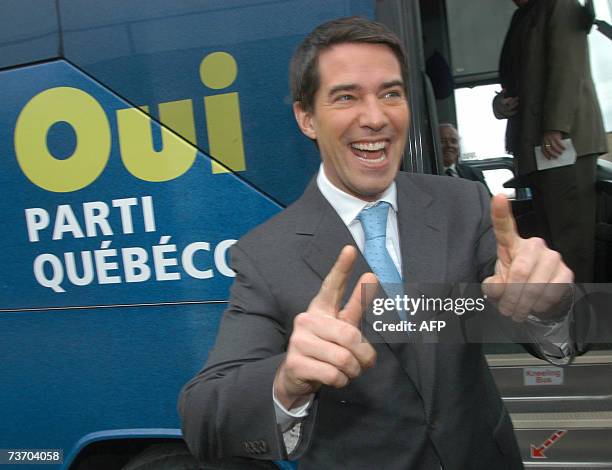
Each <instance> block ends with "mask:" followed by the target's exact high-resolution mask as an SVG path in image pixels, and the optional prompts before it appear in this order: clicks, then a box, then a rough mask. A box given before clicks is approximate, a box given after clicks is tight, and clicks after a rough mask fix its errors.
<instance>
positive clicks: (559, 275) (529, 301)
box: [482, 194, 574, 322]
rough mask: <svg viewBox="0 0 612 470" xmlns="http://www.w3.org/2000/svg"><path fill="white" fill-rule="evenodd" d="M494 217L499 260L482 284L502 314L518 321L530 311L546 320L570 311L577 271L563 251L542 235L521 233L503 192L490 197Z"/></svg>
mask: <svg viewBox="0 0 612 470" xmlns="http://www.w3.org/2000/svg"><path fill="white" fill-rule="evenodd" d="M491 219H492V223H493V230H494V232H495V238H496V239H497V264H496V266H495V274H494V275H493V276H490V277H488V278H486V279H485V280H484V281H483V285H482V287H483V292H484V293H485V294H486V295H487V296H488V298H489V300H492V301H493V302H495V303H497V306H498V309H499V311H500V312H501V314H502V315H505V316H509V317H512V319H513V320H514V321H517V322H523V321H525V320H526V319H527V317H528V316H529V315H535V316H536V317H538V318H539V319H542V320H546V319H548V318H551V317H557V316H559V314H560V313H565V312H567V309H569V306H570V304H569V303H568V301H567V299H568V297H569V296H568V294H569V293H570V292H571V286H570V284H571V283H572V282H573V280H574V273H573V272H572V271H571V270H570V269H569V268H568V267H567V266H566V265H565V263H564V262H563V260H562V259H561V255H560V254H559V253H558V252H556V251H553V250H551V249H549V248H548V247H547V246H546V243H545V242H544V240H542V239H541V238H529V239H525V238H521V237H520V235H519V234H518V232H517V230H516V222H515V221H514V217H513V216H512V211H511V208H510V202H509V201H508V199H507V198H506V197H505V196H504V195H501V194H498V195H497V196H495V197H493V199H492V200H491ZM563 309H565V311H564V310H563Z"/></svg>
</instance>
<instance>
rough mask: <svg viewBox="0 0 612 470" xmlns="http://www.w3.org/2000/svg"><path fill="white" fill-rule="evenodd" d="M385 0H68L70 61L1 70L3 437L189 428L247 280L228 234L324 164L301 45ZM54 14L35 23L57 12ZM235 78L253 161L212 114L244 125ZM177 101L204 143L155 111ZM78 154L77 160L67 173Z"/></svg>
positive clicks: (64, 444) (12, 440)
mask: <svg viewBox="0 0 612 470" xmlns="http://www.w3.org/2000/svg"><path fill="white" fill-rule="evenodd" d="M9 3H11V2H9ZM25 3H28V2H25ZM52 3H55V2H52ZM373 3H374V2H372V1H364V0H359V1H357V0H338V1H325V2H323V1H316V2H308V6H306V5H305V2H301V1H300V2H298V1H280V0H279V1H254V0H251V1H246V0H242V1H238V0H234V1H207V2H200V1H197V2H194V1H177V2H172V3H171V4H170V3H168V2H165V1H147V2H146V4H145V3H143V2H141V1H136V2H120V1H115V0H113V1H106V2H94V1H82V0H81V1H75V0H58V5H59V7H60V12H61V20H62V32H61V37H60V40H61V41H59V42H60V43H62V42H63V44H64V48H65V52H66V58H67V60H56V61H52V62H48V63H44V64H36V65H31V66H22V67H14V68H12V69H8V70H4V71H1V72H0V102H2V104H3V105H2V108H1V109H0V157H1V158H0V188H2V189H1V191H2V197H1V198H0V213H1V214H2V215H3V222H4V223H3V224H2V229H1V234H2V239H3V241H4V243H5V246H4V253H3V268H2V270H0V299H1V300H0V329H1V331H2V332H3V333H4V337H3V341H2V342H0V358H2V365H1V366H0V367H1V373H2V377H3V378H2V384H1V387H0V410H2V411H0V444H1V445H0V447H3V448H32V447H46V448H62V449H63V450H64V455H65V457H66V458H73V457H74V455H76V453H77V452H78V449H79V448H80V446H82V445H83V444H84V442H86V441H87V439H88V438H87V436H90V437H91V436H98V435H99V433H100V432H105V433H110V434H109V435H111V434H112V435H121V434H122V433H127V434H129V433H130V432H131V431H133V430H135V429H136V430H140V431H142V435H143V436H146V435H147V429H148V430H149V434H148V435H149V436H152V437H154V436H157V435H158V433H157V432H158V431H159V429H169V430H174V431H172V432H176V430H177V429H178V428H179V420H178V416H177V413H176V399H177V395H178V391H179V389H180V388H181V386H182V385H183V384H184V383H185V382H186V381H187V380H188V379H189V378H190V377H191V376H193V375H194V374H195V373H196V372H197V371H198V370H199V369H200V368H201V366H202V364H203V363H204V361H205V360H206V356H207V352H208V350H209V349H210V347H211V346H212V344H213V343H214V338H215V336H216V332H217V328H218V321H219V317H220V315H221V313H222V311H223V308H224V306H225V303H224V302H225V299H226V298H227V291H228V287H229V285H230V284H231V282H232V274H231V272H229V271H228V269H227V257H226V250H227V248H228V246H230V244H231V243H232V240H234V239H237V238H239V237H240V236H241V235H242V234H244V233H245V232H246V231H248V230H249V229H250V228H251V227H253V226H255V225H257V224H259V223H261V222H262V221H264V220H266V219H267V218H269V217H271V216H272V215H273V214H275V213H276V212H278V211H279V210H280V209H281V206H282V205H284V204H285V203H288V202H290V201H292V200H293V199H295V198H296V197H297V196H298V195H299V194H300V193H301V191H302V189H303V187H304V186H305V184H306V183H307V181H308V179H309V178H310V177H311V175H312V174H313V172H314V171H315V170H316V168H317V165H318V156H317V154H316V151H315V148H314V146H313V145H312V144H311V143H309V142H308V141H307V140H306V139H304V138H303V136H301V135H300V134H299V132H298V130H297V128H296V126H295V124H294V121H293V116H292V113H291V105H290V100H289V98H288V88H287V79H286V76H287V71H286V70H287V64H288V61H289V57H290V55H291V53H292V50H293V48H294V46H295V45H296V44H297V43H298V42H299V40H300V39H301V38H302V37H303V35H304V34H305V33H306V31H308V30H309V29H311V28H312V26H314V25H315V24H318V23H320V22H322V21H324V20H326V19H328V18H331V17H334V16H343V15H348V14H365V15H369V16H372V15H373ZM37 5H39V8H40V9H41V10H40V11H43V10H44V7H45V5H47V3H46V2H44V1H40V2H37ZM15 8H16V7H15ZM40 11H37V14H32V16H31V19H32V22H33V23H34V24H33V25H32V28H30V29H31V30H33V31H36V30H37V28H38V29H40V30H41V31H42V30H44V28H46V27H47V25H48V23H49V22H51V23H52V22H53V21H55V20H56V19H57V18H56V17H55V15H54V14H53V13H52V12H51V11H49V12H48V15H47V16H48V18H47V20H48V21H47V22H45V21H43V20H42V19H40V18H39V16H40V15H38V13H40ZM6 19H7V17H6V16H4V17H2V18H0V24H2V25H3V24H4V22H5V21H6ZM49 24H50V23H49ZM41 28H42V29H41ZM123 33H125V34H126V36H125V37H124V36H123ZM1 41H3V42H2V43H0V48H2V47H3V46H6V45H7V44H5V43H7V42H8V39H5V36H2V39H1ZM54 41H55V37H53V38H51V39H50V41H49V43H50V44H53V45H54V46H53V47H56V46H58V43H56V42H54ZM0 50H4V49H0ZM220 51H223V52H225V53H228V54H231V56H232V57H233V59H234V60H235V62H236V64H237V74H236V78H235V80H234V81H233V82H232V83H231V85H229V86H227V87H225V88H223V89H219V88H217V89H215V88H210V87H207V86H205V85H204V82H203V81H202V79H201V77H200V75H199V67H200V64H201V62H202V60H203V58H205V57H207V56H208V55H209V54H211V53H214V52H220ZM43 56H45V57H44V58H47V59H48V58H49V57H52V56H53V54H42V55H32V56H30V57H29V58H27V56H24V55H20V56H15V57H13V58H12V59H7V60H9V62H10V60H13V61H14V62H13V63H7V64H8V65H18V64H20V63H22V61H24V60H28V61H36V60H39V59H40V58H41V57H43ZM5 65H6V64H5ZM0 66H1V65H0ZM230 93H234V94H235V96H236V97H237V103H238V105H239V109H240V112H239V116H240V124H241V135H242V137H243V143H244V154H245V163H246V168H245V169H244V170H240V171H236V172H235V173H232V172H224V173H223V172H222V173H215V172H214V171H213V167H212V165H211V159H210V157H209V156H208V155H207V154H206V153H205V152H203V151H202V150H207V149H208V142H209V137H210V136H209V135H208V127H209V126H210V125H213V126H214V125H215V120H217V121H218V122H221V127H222V128H223V127H227V126H230V127H231V126H233V125H235V124H236V121H235V120H232V119H230V120H229V122H225V121H223V119H224V118H223V116H211V114H212V113H207V105H206V104H205V99H207V98H208V97H217V96H221V95H228V94H230ZM210 102H211V101H207V103H210ZM177 103H178V106H179V108H180V109H181V110H184V109H188V108H191V109H192V110H193V118H190V116H187V118H185V115H184V114H183V115H181V116H179V118H178V119H179V121H181V123H182V124H181V125H182V126H184V125H185V123H187V124H189V122H191V123H192V125H193V128H194V132H195V137H193V138H191V140H192V141H195V143H196V144H197V148H196V147H193V146H191V145H190V144H189V143H188V142H186V141H185V140H184V138H183V137H185V138H188V137H189V136H188V135H183V136H177V135H176V134H175V133H173V132H170V131H168V130H167V128H166V127H163V126H160V125H159V124H158V123H157V122H156V121H155V119H157V118H162V117H163V116H160V114H163V113H160V109H162V108H164V106H168V105H169V106H170V107H172V106H175V105H177ZM131 105H137V106H147V107H148V108H147V109H146V111H147V112H149V113H150V114H151V115H152V116H153V120H152V119H149V118H148V117H147V114H145V113H144V112H141V111H138V110H135V109H133V108H131ZM185 106H187V108H185ZM166 109H168V108H166ZM176 109H178V108H174V110H175V111H176ZM75 110H76V111H75ZM175 114H176V113H175ZM178 114H180V113H178ZM175 117H176V115H175ZM190 119H191V120H190ZM162 121H163V119H162ZM218 122H217V124H218ZM179 127H180V126H179ZM187 127H189V126H187ZM179 130H180V129H179ZM170 146H172V149H173V150H172V152H170V153H164V149H167V148H170ZM106 147H107V148H106ZM143 149H144V150H143ZM143 152H144V153H145V154H146V155H147V156H148V157H147V158H150V159H151V160H150V162H151V163H150V164H149V163H148V162H149V161H148V160H146V159H142V158H140V159H139V156H142V153H143ZM156 152H159V153H157V154H156ZM179 154H181V155H183V156H185V155H187V157H186V158H187V163H186V164H185V165H183V167H181V168H178V167H177V165H176V164H175V160H176V158H177V155H179ZM189 155H193V161H190V160H189V158H190V157H189ZM77 156H78V157H79V158H82V160H83V161H82V166H81V167H78V166H75V167H70V165H68V167H66V168H68V170H66V171H63V170H61V169H58V168H59V167H58V162H62V161H63V162H74V161H75V157H77ZM156 158H158V160H156ZM160 158H161V159H162V160H163V159H164V158H166V159H168V161H165V162H161V163H160V160H159V159H160ZM135 162H136V163H135ZM155 162H157V163H155ZM173 162H174V163H173ZM43 163H44V165H46V166H44V165H43ZM152 167H154V168H157V170H158V171H157V173H156V172H155V171H149V170H151V168H152ZM179 167H180V165H179ZM41 168H48V170H42V171H41ZM177 168H178V169H177ZM173 172H174V173H173ZM87 176H89V178H87ZM268 195H271V196H272V197H268ZM277 202H280V203H281V204H278V203H277ZM105 211H108V215H106V214H104V212H105ZM145 214H146V215H145ZM46 219H48V220H46ZM113 250H115V251H113ZM130 250H131V251H130ZM70 253H72V255H67V254H70ZM87 253H89V254H87ZM215 255H216V256H215ZM71 256H72V258H71ZM145 258H146V260H145ZM71 260H74V266H75V267H74V268H72V267H69V265H70V264H71ZM90 260H91V261H90ZM145 265H146V267H145ZM37 266H38V269H37ZM85 266H90V267H91V272H90V273H89V275H88V273H87V269H86V268H85ZM60 270H61V279H60V277H57V276H58V273H59V272H60ZM147 270H148V272H147ZM54 277H56V279H55V280H53V279H54ZM127 281H130V282H127ZM130 430H131V431H130ZM71 451H72V452H73V455H72V456H70V455H69V454H70V452H71ZM19 468H22V469H26V468H28V466H20V467H19ZM32 468H38V466H36V467H34V466H32ZM48 468H52V466H50V467H48Z"/></svg>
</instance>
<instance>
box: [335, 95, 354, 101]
mask: <svg viewBox="0 0 612 470" xmlns="http://www.w3.org/2000/svg"><path fill="white" fill-rule="evenodd" d="M352 99H353V95H338V96H337V97H336V101H351V100H352Z"/></svg>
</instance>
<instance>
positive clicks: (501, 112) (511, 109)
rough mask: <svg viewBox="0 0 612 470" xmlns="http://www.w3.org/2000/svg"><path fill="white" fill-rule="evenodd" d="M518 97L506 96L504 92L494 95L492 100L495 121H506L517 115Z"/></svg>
mask: <svg viewBox="0 0 612 470" xmlns="http://www.w3.org/2000/svg"><path fill="white" fill-rule="evenodd" d="M518 110H519V99H518V96H506V94H505V90H502V91H501V93H498V94H497V95H495V98H494V99H493V113H494V114H495V117H496V118H497V119H508V118H511V117H512V116H514V115H515V114H516V113H518Z"/></svg>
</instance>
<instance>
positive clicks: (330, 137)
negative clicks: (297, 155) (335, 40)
mask: <svg viewBox="0 0 612 470" xmlns="http://www.w3.org/2000/svg"><path fill="white" fill-rule="evenodd" d="M318 73H319V88H318V90H317V92H316V94H315V100H314V109H313V111H312V112H308V111H304V110H303V109H302V108H301V106H300V104H299V103H295V104H294V111H295V114H296V118H297V121H298V124H299V126H300V129H301V130H302V132H303V133H304V134H305V135H307V136H308V137H310V138H311V139H316V141H317V144H318V146H319V151H320V153H321V159H322V161H323V168H324V171H325V175H326V176H327V177H328V178H329V180H330V181H331V182H332V184H334V186H336V187H337V188H339V189H341V190H343V191H345V192H347V193H349V194H352V195H353V196H356V197H358V198H360V199H363V200H366V201H373V200H376V199H378V197H379V196H380V195H381V194H382V193H383V192H384V191H385V190H386V189H387V188H388V187H389V186H390V185H391V183H392V182H393V180H394V179H395V175H396V174H397V171H398V169H399V167H400V164H401V159H402V153H403V152H404V146H405V144H406V136H407V132H408V126H409V124H410V109H409V107H408V101H407V98H406V96H405V92H404V83H403V81H402V74H401V70H400V65H399V62H398V60H397V58H396V57H395V55H394V53H393V52H392V50H391V49H390V48H389V47H387V46H385V45H382V44H367V43H342V44H337V45H334V46H332V47H330V48H329V49H326V50H325V51H323V52H321V54H320V55H319V58H318Z"/></svg>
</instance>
